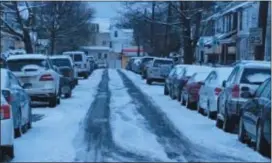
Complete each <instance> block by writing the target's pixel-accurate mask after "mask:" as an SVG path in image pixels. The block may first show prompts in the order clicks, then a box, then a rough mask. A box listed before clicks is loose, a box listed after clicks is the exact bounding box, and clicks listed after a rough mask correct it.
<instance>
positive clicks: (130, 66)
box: [126, 57, 135, 71]
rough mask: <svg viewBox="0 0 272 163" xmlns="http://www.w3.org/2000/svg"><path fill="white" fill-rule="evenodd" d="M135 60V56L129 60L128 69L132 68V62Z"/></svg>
mask: <svg viewBox="0 0 272 163" xmlns="http://www.w3.org/2000/svg"><path fill="white" fill-rule="evenodd" d="M134 60H135V58H134V57H132V58H130V59H129V60H128V62H127V65H126V69H127V70H130V71H131V70H132V69H131V68H132V63H133V62H134Z"/></svg>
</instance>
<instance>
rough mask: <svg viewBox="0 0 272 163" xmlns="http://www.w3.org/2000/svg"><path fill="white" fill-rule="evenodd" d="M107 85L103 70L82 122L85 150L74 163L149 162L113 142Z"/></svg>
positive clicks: (107, 78)
mask: <svg viewBox="0 0 272 163" xmlns="http://www.w3.org/2000/svg"><path fill="white" fill-rule="evenodd" d="M108 83H109V76H108V70H105V71H104V72H103V76H102V80H101V82H100V83H99V86H98V92H97V95H96V96H95V100H94V101H93V102H92V104H91V106H90V109H89V111H88V113H87V115H86V117H85V121H84V138H83V139H84V142H85V143H86V144H87V148H86V149H84V150H83V151H80V152H79V153H77V158H76V159H75V161H76V162H78V161H80V162H81V161H84V162H85V161H87V162H107V160H114V161H150V159H149V158H146V157H145V156H141V155H139V154H135V153H133V152H130V151H127V150H125V149H122V148H121V147H119V146H118V145H116V144H115V143H114V142H113V140H112V131H111V128H110V121H109V117H110V107H109V104H110V98H111V92H110V91H109V86H108ZM153 161H158V160H153Z"/></svg>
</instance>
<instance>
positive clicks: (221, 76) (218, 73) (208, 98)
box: [197, 67, 233, 118]
mask: <svg viewBox="0 0 272 163" xmlns="http://www.w3.org/2000/svg"><path fill="white" fill-rule="evenodd" d="M232 70H233V68H232V67H217V68H215V69H214V70H213V71H212V72H210V74H209V76H208V77H207V78H206V80H205V81H204V83H203V85H202V86H201V88H200V91H199V101H198V105H197V110H198V112H200V113H205V114H207V116H208V117H209V118H215V117H216V114H217V109H218V107H217V106H218V103H217V101H218V96H219V94H220V93H221V91H222V90H223V87H222V82H223V81H224V80H226V79H227V78H228V76H229V75H230V73H231V72H232Z"/></svg>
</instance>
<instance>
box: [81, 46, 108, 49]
mask: <svg viewBox="0 0 272 163" xmlns="http://www.w3.org/2000/svg"><path fill="white" fill-rule="evenodd" d="M80 49H83V50H110V48H109V47H108V46H82V47H80Z"/></svg>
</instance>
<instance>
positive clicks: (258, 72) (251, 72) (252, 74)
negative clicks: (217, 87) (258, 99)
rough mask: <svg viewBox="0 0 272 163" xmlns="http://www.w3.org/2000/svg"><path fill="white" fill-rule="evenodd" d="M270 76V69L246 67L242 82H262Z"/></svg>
mask: <svg viewBox="0 0 272 163" xmlns="http://www.w3.org/2000/svg"><path fill="white" fill-rule="evenodd" d="M270 76H271V70H270V69H260V68H245V69H244V71H243V74H242V77H241V80H240V82H241V83H245V84H262V83H263V82H264V81H265V80H266V79H268V78H269V77H270Z"/></svg>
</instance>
